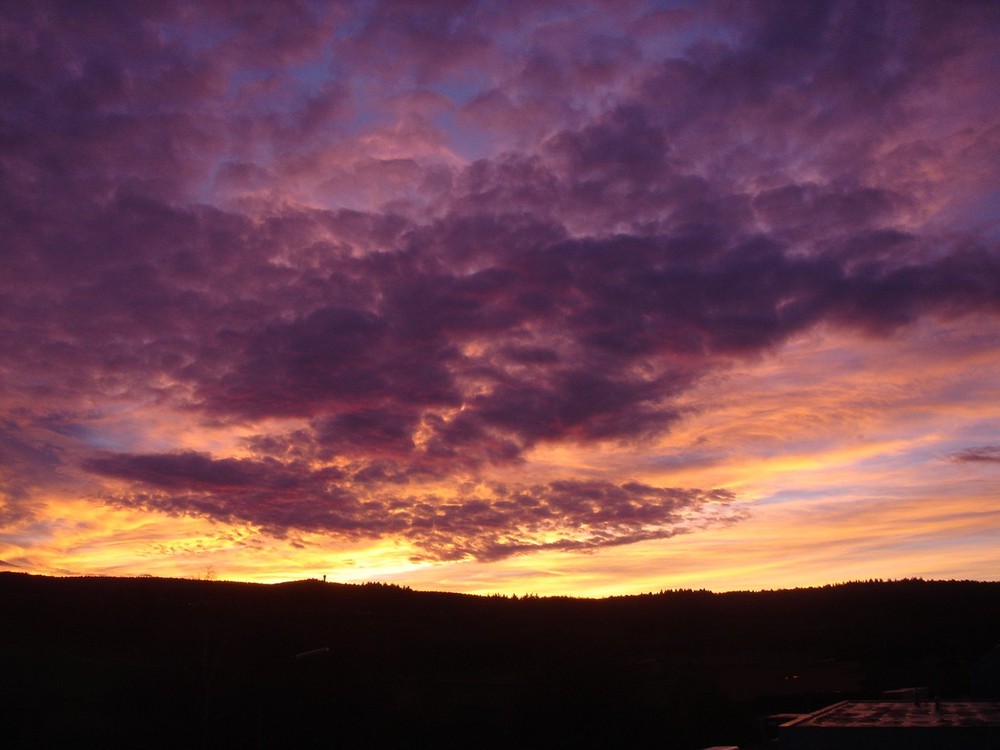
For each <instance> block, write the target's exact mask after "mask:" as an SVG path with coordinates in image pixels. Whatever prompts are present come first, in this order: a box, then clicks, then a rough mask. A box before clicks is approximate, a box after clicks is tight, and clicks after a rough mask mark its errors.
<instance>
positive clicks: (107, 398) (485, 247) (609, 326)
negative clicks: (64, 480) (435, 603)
mask: <svg viewBox="0 0 1000 750" xmlns="http://www.w3.org/2000/svg"><path fill="white" fill-rule="evenodd" d="M0 24H2V28H0V33H2V38H3V39H4V40H5V41H4V42H3V44H4V47H3V49H2V52H0V55H2V63H3V67H2V69H0V158H2V169H0V235H2V236H3V237H4V238H5V239H4V243H3V249H2V250H0V253H2V257H3V267H4V273H3V278H2V279H0V290H2V292H0V335H2V336H3V340H4V346H3V348H2V350H0V370H2V371H3V372H4V380H5V389H6V391H7V394H6V395H5V396H4V400H3V401H2V402H0V408H2V412H0V420H3V421H0V445H6V446H8V451H7V452H6V453H7V456H8V458H6V462H7V465H9V466H12V467H13V469H12V471H13V475H16V476H18V477H24V476H29V475H30V476H34V474H35V473H36V472H37V470H38V469H39V467H44V466H45V465H47V464H46V462H47V461H51V460H55V458H54V456H55V455H56V454H55V453H54V451H55V449H54V448H53V445H55V438H52V442H51V444H42V443H39V444H34V443H32V444H31V445H30V446H29V445H28V444H27V443H25V442H23V440H22V438H21V437H19V435H20V433H19V432H18V430H19V429H20V427H17V428H16V429H15V426H14V425H15V423H16V424H17V425H20V424H22V422H23V421H24V420H23V419H22V417H23V415H24V414H28V415H30V419H29V420H28V421H31V420H34V421H35V422H39V423H41V422H44V421H45V420H46V419H49V420H51V418H52V417H53V415H58V414H81V415H82V414H95V413H104V412H110V411H113V410H114V409H118V408H126V407H127V406H128V405H133V406H134V405H135V404H156V405H157V407H158V408H161V409H163V410H167V411H171V412H174V413H178V414H183V415H184V416H185V418H186V419H189V420H190V421H191V423H192V424H198V423H202V424H212V425H215V426H218V425H235V424H241V425H251V430H256V431H257V432H258V434H257V435H256V436H255V437H253V438H251V439H249V440H248V441H247V443H246V445H247V447H249V449H250V450H251V451H252V453H253V457H252V458H245V457H244V458H227V457H224V456H222V457H219V456H215V457H213V456H209V455H207V454H203V453H197V452H169V451H167V450H161V449H160V448H158V449H157V451H159V452H156V451H154V452H147V449H145V448H140V447H136V449H135V450H121V452H120V453H116V454H107V455H104V454H102V455H100V456H94V455H93V450H92V447H93V446H92V443H91V442H88V439H86V438H85V437H82V436H76V437H74V436H72V435H63V438H65V439H66V440H70V441H72V440H76V441H77V443H76V444H75V447H74V449H73V450H72V451H70V454H69V457H68V458H67V459H66V460H68V461H70V462H76V464H78V465H80V466H82V467H83V468H84V469H86V471H87V472H89V474H90V475H92V476H95V477H103V478H105V479H108V480H114V481H115V483H116V484H115V486H116V489H115V490H114V492H110V491H109V493H107V496H108V497H109V498H111V499H112V501H113V502H115V503H120V504H126V505H137V506H141V507H147V508H155V509H158V510H163V511H171V510H173V511H176V512H183V513H200V514H204V515H208V516H211V517H215V518H223V519H239V520H242V521H250V522H254V523H259V524H260V525H262V526H264V527H266V528H271V529H277V530H283V529H289V528H307V529H314V530H328V531H330V532H331V533H336V534H346V535H351V534H358V535H361V536H365V537H375V536H385V535H395V534H400V535H402V536H404V537H408V538H411V539H412V540H413V543H414V544H415V545H416V546H417V547H418V548H420V549H422V550H424V551H425V552H426V553H427V555H429V556H436V557H439V558H448V557H451V556H457V557H463V556H468V555H471V556H474V557H477V558H481V559H494V558H497V557H502V556H504V555H507V554H511V553H513V552H517V551H525V550H529V549H538V548H540V547H541V546H544V545H549V546H553V547H556V548H560V549H587V548H590V547H595V546H601V545H604V544H623V543H627V542H628V541H636V540H639V539H642V538H660V537H663V536H667V535H669V534H671V533H677V531H678V530H679V529H681V528H687V527H686V526H685V524H686V523H687V522H686V521H684V520H683V517H684V514H683V513H681V511H684V512H687V511H691V512H692V513H694V512H700V511H701V510H702V509H704V508H707V507H708V506H709V505H713V504H714V503H715V502H716V500H720V498H721V496H716V495H713V494H712V492H713V491H711V490H705V491H701V490H676V491H674V490H670V491H667V490H663V489H657V488H650V487H644V486H640V485H637V484H629V483H623V482H622V481H618V480H616V481H614V482H607V483H604V484H600V483H598V484H588V483H587V482H584V481H582V480H573V479H571V480H566V479H565V478H560V479H558V480H557V479H553V480H552V481H551V482H549V483H542V484H540V485H538V486H537V487H535V486H532V487H531V488H520V489H517V490H516V491H515V490H510V491H503V492H502V491H501V490H500V489H499V488H498V487H493V488H492V489H491V490H490V492H488V493H486V496H484V497H473V496H471V495H470V496H469V497H466V498H464V499H460V500H451V499H442V498H438V497H436V496H433V497H431V494H429V493H428V492H426V491H424V490H423V489H421V487H420V486H419V485H420V483H421V482H423V481H429V480H430V479H441V478H446V477H453V478H454V477H459V478H462V479H468V480H469V481H473V482H475V481H479V480H480V478H481V476H483V474H484V472H485V470H486V468H487V467H490V468H503V467H510V466H518V465H520V464H522V463H524V462H526V461H529V460H530V454H531V451H532V449H534V448H537V447H539V446H543V445H552V444H567V445H583V444H595V443H600V442H603V441H617V442H626V443H632V444H639V443H642V442H643V441H648V440H651V439H653V438H656V437H659V436H662V435H663V434H665V433H666V432H668V431H669V430H670V429H671V427H672V426H673V425H675V424H676V422H677V420H679V419H681V418H682V417H683V416H684V409H685V408H689V407H685V406H681V404H682V403H685V401H684V399H685V397H687V396H689V395H690V394H691V393H692V388H693V387H694V386H696V385H697V384H698V383H699V382H700V381H701V380H702V379H703V378H705V377H706V376H708V375H711V374H712V373H714V372H717V371H719V370H722V369H725V368H729V367H731V366H733V365H734V364H735V363H739V362H741V361H745V360H747V359H753V358H755V357H758V356H760V355H762V354H764V353H767V352H771V351H775V350H777V349H778V348H779V347H780V346H781V345H782V344H783V343H785V342H787V341H789V340H790V338H791V337H793V336H795V335H797V334H800V333H803V332H805V331H808V330H810V329H812V328H814V327H816V326H821V325H829V326H834V327H838V326H839V327H844V328H849V329H851V330H854V331H858V332H860V333H862V334H864V335H873V336H883V337H885V336H905V335H906V329H907V327H908V326H910V325H912V324H914V323H917V322H919V321H921V320H924V319H927V318H932V317H937V318H949V319H956V320H957V319H961V318H962V317H963V316H975V315H980V316H982V315H985V316H996V315H997V314H998V313H1000V247H998V245H997V242H996V239H997V234H996V219H997V217H996V215H995V212H994V213H993V214H988V213H983V214H982V215H981V216H980V215H978V214H977V218H976V221H972V220H971V219H970V218H969V216H968V215H967V214H966V213H962V212H960V211H958V210H957V209H955V208H954V206H952V205H951V204H950V203H949V202H948V199H947V196H949V195H951V194H952V193H954V194H955V195H960V194H963V191H965V192H970V191H971V192H975V191H976V190H977V189H978V187H979V186H980V185H989V186H992V185H993V184H995V177H996V169H997V164H996V162H995V159H994V160H993V161H990V159H991V158H992V151H991V149H990V148H989V144H990V143H992V141H990V138H994V140H995V137H994V136H991V135H990V134H991V133H995V130H996V128H997V127H998V124H997V118H996V114H995V113H996V112H997V111H1000V91H998V90H997V87H996V86H995V85H994V84H993V80H994V76H993V74H992V72H991V71H992V70H995V65H993V63H996V62H1000V60H997V56H998V53H997V52H996V45H995V38H996V36H997V32H998V31H1000V18H998V17H997V13H996V11H995V8H994V6H993V5H992V4H990V3H974V2H970V3H960V4H950V5H949V6H948V7H947V8H945V7H944V6H942V5H940V4H937V3H906V4H901V3H893V2H887V3H882V4H879V5H878V6H877V7H872V5H871V4H870V3H826V2H803V3H797V4H796V5H795V8H794V9H792V10H790V9H789V8H788V7H787V5H785V4H780V3H758V4H754V5H746V6H742V5H730V4H726V3H719V4H709V5H706V6H705V7H704V8H692V9H689V10H678V11H675V12H669V13H666V12H661V11H657V10H656V8H655V7H654V6H653V5H652V4H645V3H630V4H607V3H604V4H597V5H594V4H587V3H584V4H583V5H582V6H580V7H576V6H572V7H571V6H568V5H565V4H562V3H542V4H533V5H532V8H531V9H527V8H526V9H524V12H523V14H522V13H518V14H514V13H512V12H510V11H509V10H506V9H505V8H503V7H501V6H499V5H497V6H494V5H490V4H484V3H476V2H456V3H444V4H442V3H430V4H427V3H412V4H411V3H404V4H400V3H389V4H382V3H376V4H374V5H373V6H369V5H357V6H355V5H337V6H334V7H331V8H328V9H324V8H316V7H314V6H312V5H310V4H305V3H302V4H300V3H294V4H291V5H285V6H283V7H281V8H278V7H277V6H275V7H270V6H260V7H253V6H250V7H247V8H240V9H233V8H228V7H223V6H215V5H213V6H211V7H200V6H197V5H196V4H189V3H184V2H178V3H168V4H161V3H152V4H148V5H147V4H143V3H126V4H122V5H120V6H118V5H116V6H114V7H110V6H108V7H105V8H103V9H100V10H97V11H88V12H82V11H80V10H79V9H76V8H74V7H71V6H69V5H66V4H64V3H54V2H53V3H48V2H37V3H27V4H17V5H16V7H15V6H12V7H7V8H4V9H3V10H0ZM109 40H114V43H113V44H111V43H109ZM949 103H950V104H949ZM944 110H947V112H946V116H945V115H944V114H942V112H943V111H944ZM970 154H978V155H979V156H976V157H973V156H971V155H970ZM981 157H983V158H981ZM973 163H975V164H978V165H979V167H978V170H979V171H977V169H971V168H969V169H965V167H966V166H970V165H972V164H973ZM983 165H985V166H983ZM953 167H962V168H961V169H958V168H953ZM977 180H978V182H977ZM959 188H961V189H959ZM990 189H993V188H992V187H991V188H990ZM942 196H943V197H942ZM991 319H992V318H991ZM15 415H17V417H18V419H17V420H15V419H14V418H13V417H14V416H15ZM81 419H82V418H81ZM269 420H294V421H296V426H294V427H287V426H282V427H274V426H273V422H269ZM83 421H86V420H83ZM39 434H42V433H39ZM43 443H44V440H43ZM26 446H27V447H26ZM983 450H985V449H983ZM987 453H988V451H987ZM960 455H961V454H960ZM969 455H970V456H971V455H972V454H971V453H970V454H969ZM984 455H985V454H984ZM80 456H84V458H79V457H80ZM960 460H992V459H990V458H989V457H988V456H987V457H986V458H979V459H976V458H971V457H966V458H962V459H960ZM320 464H326V465H330V466H334V465H335V466H337V467H338V468H337V469H336V470H334V469H327V470H320V469H316V468H314V467H315V466H317V465H320ZM25 482H26V480H23V479H14V480H11V486H12V487H13V488H14V489H13V490H8V494H9V495H11V496H17V495H18V493H21V494H23V493H24V492H26V491H27V490H26V489H24V488H25V487H27V484H25ZM123 484H124V485H130V484H131V485H134V489H132V490H129V489H121V485H123ZM504 492H506V494H504ZM574 497H575V498H576V500H573V498H574ZM587 498H591V499H590V500H588V499H587ZM722 499H724V498H722ZM629 514H633V515H629ZM729 517H730V516H727V518H729ZM706 518H707V516H706ZM559 519H561V520H559ZM525 529H527V530H525ZM572 529H577V530H578V531H579V533H571V531H570V530H572ZM548 538H551V539H553V540H554V541H551V542H544V543H543V542H542V541H541V540H542V539H548Z"/></svg>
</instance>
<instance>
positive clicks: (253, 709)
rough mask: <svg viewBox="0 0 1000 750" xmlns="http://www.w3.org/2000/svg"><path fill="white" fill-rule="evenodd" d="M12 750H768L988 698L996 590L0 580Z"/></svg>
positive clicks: (999, 599)
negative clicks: (819, 720)
mask: <svg viewBox="0 0 1000 750" xmlns="http://www.w3.org/2000/svg"><path fill="white" fill-rule="evenodd" d="M0 613H2V619H0V726H2V729H0V731H2V739H0V746H3V747H5V748H49V747H74V748H75V747H102V748H111V747H122V748H125V747H128V748H139V747H142V748H150V747H161V748H192V747H193V748H197V747H212V748H215V747H233V748H254V747H289V748H314V747H316V748H318V747H323V748H335V747H336V748H343V747H387V746H390V747H434V748H449V747H456V748H457V747H462V748H479V747H601V746H603V747H618V748H630V747H657V748H680V749H681V750H686V749H693V748H699V747H704V746H707V745H712V744H730V743H731V744H741V745H743V746H744V747H752V746H764V745H763V743H764V740H765V739H766V730H764V729H762V725H761V717H763V716H766V715H767V714H769V713H774V712H778V711H804V710H811V709H815V708H818V707H820V706H822V705H825V704H826V703H830V702H832V701H834V700H838V699H840V698H842V697H852V696H855V697H864V696H875V695H878V694H879V693H880V692H881V691H882V690H887V689H893V688H899V687H909V686H927V687H928V688H929V689H930V691H931V693H932V694H934V693H937V694H939V695H942V696H946V697H957V696H969V695H981V696H987V695H992V696H995V695H996V692H997V676H996V671H995V670H996V668H995V666H991V659H989V658H984V657H986V655H987V654H988V653H989V652H990V650H991V649H992V648H993V647H994V646H995V645H996V644H997V643H1000V584H998V583H975V582H925V581H901V582H892V583H854V584H845V585H841V586H834V587H827V588H822V589H802V590H794V591H777V592H763V593H732V594H712V593H708V592H667V593H662V594H655V595H647V596H634V597H622V598H614V599H604V600H578V599H564V598H544V599H541V598H523V599H507V598H502V597H487V598H484V597H473V596H462V595H457V594H441V593H424V592H415V591H410V590H406V589H400V588H397V587H394V586H383V585H377V584H373V585H365V586H346V585H338V584H325V583H321V582H319V581H302V582H296V583H288V584H280V585H273V586H262V585H252V584H236V583H220V582H204V581H189V580H171V579H154V578H137V579H108V578H44V577H38V576H28V575H23V574H13V573H0Z"/></svg>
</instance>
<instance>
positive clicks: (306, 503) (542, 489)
mask: <svg viewBox="0 0 1000 750" xmlns="http://www.w3.org/2000/svg"><path fill="white" fill-rule="evenodd" d="M85 465H86V468H87V469H88V470H89V471H91V472H94V473H96V474H100V475H102V476H105V477H109V478H113V479H115V480H119V481H124V482H126V483H129V484H135V485H138V486H139V487H140V488H141V489H136V490H129V491H124V492H120V493H116V494H114V495H112V496H111V498H110V502H111V503H113V504H115V505H121V506H126V507H140V508H148V509H153V510H158V511H165V512H168V513H187V514H194V515H205V516H209V517H212V518H217V519H219V520H224V521H245V522H251V523H254V524H257V525H259V526H261V527H263V528H264V529H266V530H268V531H269V532H271V533H274V534H278V535H284V534H286V533H287V532H288V531H290V530H309V531H322V532H325V533H327V534H330V535H333V536H336V537H343V538H351V539H357V538H378V537H381V536H387V535H395V536H399V537H401V538H406V539H407V540H409V541H410V542H411V543H413V545H414V546H415V547H416V548H417V549H418V550H420V551H421V552H420V554H419V555H417V557H416V559H425V558H426V559H436V560H456V559H462V558H467V557H471V558H475V559H478V560H497V559H501V558H504V557H509V556H510V555H514V554H519V553H523V552H530V551H537V550H540V549H566V550H584V551H585V550H592V549H597V548H599V547H604V546H613V545H620V544H630V543H633V542H636V541H641V540H648V539H662V538H665V537H670V536H674V535H676V534H681V533H686V532H688V531H690V530H692V528H694V527H695V526H697V525H698V524H699V523H708V522H711V523H727V522H732V521H734V520H737V519H738V518H739V517H740V515H741V511H740V510H739V509H738V508H736V507H731V504H732V502H733V500H734V496H733V495H732V493H730V492H728V491H725V490H712V491H702V490H696V489H678V488H662V487H650V486H648V485H644V484H640V483H637V482H628V483H625V484H621V485H618V484H612V483H610V482H605V481H587V482H581V481H575V480H570V481H565V480H564V481H554V482H551V483H549V484H547V485H532V486H526V485H506V484H493V485H489V486H488V485H479V486H477V487H475V488H473V489H467V490H464V491H463V492H462V493H461V494H460V495H459V496H457V497H454V498H442V497H439V496H436V495H428V494H422V495H404V496H402V497H401V496H400V495H398V494H396V493H387V492H385V491H384V489H382V487H381V485H382V484H383V481H382V480H381V478H379V480H378V481H375V482H372V483H370V484H365V482H364V479H365V478H364V477H362V476H359V475H357V474H356V475H354V476H353V477H346V476H345V475H344V474H343V473H341V472H340V471H337V470H332V469H319V470H316V469H311V468H309V467H308V466H306V465H303V464H302V463H301V462H296V461H292V462H285V463H278V462H275V461H273V460H256V459H213V458H211V457H209V456H207V455H204V454H200V453H194V452H186V453H176V454H136V455H127V454H114V455H109V456H102V457H96V458H92V459H90V460H88V461H87V462H86V464H85Z"/></svg>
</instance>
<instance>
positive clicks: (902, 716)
mask: <svg viewBox="0 0 1000 750" xmlns="http://www.w3.org/2000/svg"><path fill="white" fill-rule="evenodd" d="M784 726H786V727H792V726H794V727H1000V702H998V701H939V702H935V701H933V700H922V701H919V702H913V701H842V702H840V703H835V704H833V705H832V706H828V707H827V708H824V709H822V710H820V711H816V712H815V713H812V714H809V715H807V716H803V717H801V718H799V719H795V720H793V721H790V722H789V723H787V724H785V725H784Z"/></svg>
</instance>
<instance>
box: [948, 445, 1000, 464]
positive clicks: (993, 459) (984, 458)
mask: <svg viewBox="0 0 1000 750" xmlns="http://www.w3.org/2000/svg"><path fill="white" fill-rule="evenodd" d="M951 459H952V460H953V461H958V462H960V463H1000V445H981V446H978V447H976V448H966V449H965V450H964V451H959V452H958V453H955V454H952V456H951Z"/></svg>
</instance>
